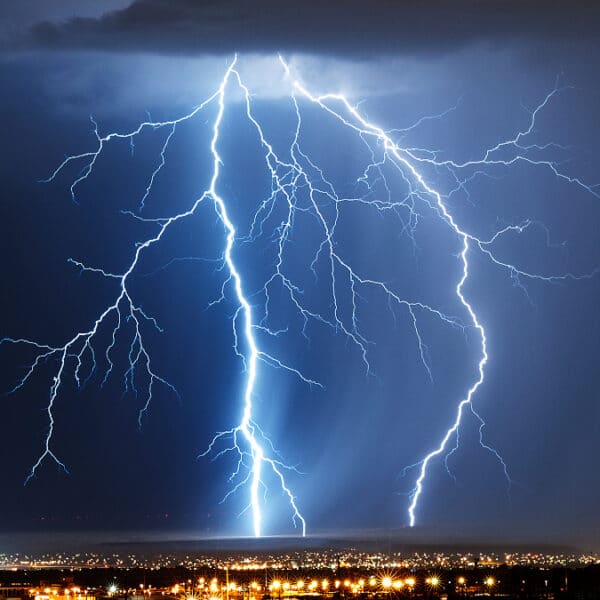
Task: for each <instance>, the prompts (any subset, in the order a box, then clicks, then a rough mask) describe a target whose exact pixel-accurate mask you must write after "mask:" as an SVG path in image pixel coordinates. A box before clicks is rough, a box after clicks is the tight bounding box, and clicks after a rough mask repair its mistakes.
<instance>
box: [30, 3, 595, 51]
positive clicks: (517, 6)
mask: <svg viewBox="0 0 600 600" xmlns="http://www.w3.org/2000/svg"><path fill="white" fill-rule="evenodd" d="M597 5H598V2H597V1H596V0H568V1H567V0H546V1H539V0H454V1H453V0H361V1H358V0H343V1H342V0H294V1H292V0H135V1H134V2H133V3H132V4H131V5H130V6H129V7H127V8H125V9H123V10H119V11H115V12H112V13H109V14H107V15H104V16H103V17H101V18H97V19H92V18H77V19H73V20H70V21H68V22H66V23H61V24H56V23H40V24H38V25H36V26H34V27H33V28H32V29H31V30H30V32H29V34H28V36H27V39H26V40H23V42H22V43H23V45H25V46H27V47H31V46H42V47H46V48H48V47H50V48H59V49H60V48H63V49H65V48H81V49H97V50H115V51H144V52H159V53H177V54H200V53H202V54H206V53H210V54H225V53H231V52H233V51H240V52H258V53H265V52H273V51H283V52H286V51H287V52H305V53H321V54H323V53H326V54H332V55H337V56H346V57H356V56H365V55H369V54H396V53H409V54H423V53H425V54H435V53H438V54H439V53H445V52H449V51H452V50H456V49H460V48H462V47H464V46H466V45H469V44H472V43H476V42H481V41H484V42H490V43H497V44H499V45H503V44H505V43H508V42H510V41H511V40H522V41H528V42H529V41H534V42H535V41H547V42H551V43H552V42H555V41H557V40H558V41H560V40H581V39H586V38H588V39H594V37H595V36H596V35H597V31H598V30H599V26H600V18H599V14H600V10H599V9H598V8H597Z"/></svg>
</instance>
